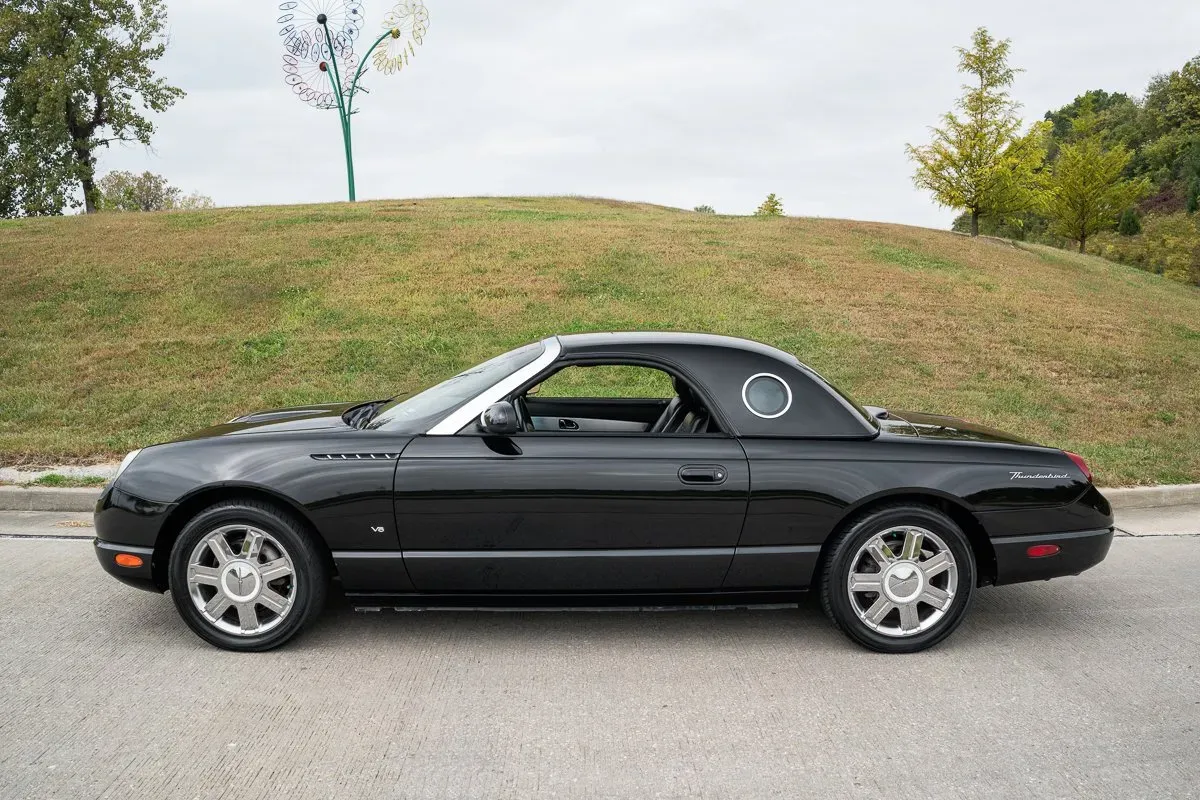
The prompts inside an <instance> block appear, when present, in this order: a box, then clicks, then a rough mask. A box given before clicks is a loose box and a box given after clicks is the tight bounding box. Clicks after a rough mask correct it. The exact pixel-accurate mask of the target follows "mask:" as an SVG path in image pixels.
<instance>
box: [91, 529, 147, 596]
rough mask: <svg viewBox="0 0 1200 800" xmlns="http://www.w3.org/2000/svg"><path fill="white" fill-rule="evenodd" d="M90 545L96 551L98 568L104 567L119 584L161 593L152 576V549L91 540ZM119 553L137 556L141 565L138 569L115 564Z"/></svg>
mask: <svg viewBox="0 0 1200 800" xmlns="http://www.w3.org/2000/svg"><path fill="white" fill-rule="evenodd" d="M92 545H93V546H94V548H95V550H96V558H97V559H98V560H99V561H100V566H102V567H104V571H105V572H107V573H108V574H109V575H112V576H113V577H114V578H116V579H117V580H119V581H120V582H121V583H125V584H128V585H130V586H135V587H137V588H138V589H145V590H146V591H149V592H162V589H161V588H160V587H159V586H158V584H156V583H155V582H154V575H153V574H152V570H153V565H152V559H153V557H154V548H153V547H130V546H129V545H124V544H114V543H112V542H105V541H103V540H101V539H93V540H92ZM119 553H128V554H130V555H134V556H139V557H140V558H141V559H142V565H141V566H140V567H123V566H121V565H120V564H118V563H117V562H116V558H117V555H118V554H119Z"/></svg>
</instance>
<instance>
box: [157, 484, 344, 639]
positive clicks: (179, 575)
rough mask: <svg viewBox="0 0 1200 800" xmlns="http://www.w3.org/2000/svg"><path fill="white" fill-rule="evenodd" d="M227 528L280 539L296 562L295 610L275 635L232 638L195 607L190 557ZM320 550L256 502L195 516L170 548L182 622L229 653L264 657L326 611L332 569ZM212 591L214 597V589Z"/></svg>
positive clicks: (226, 504)
mask: <svg viewBox="0 0 1200 800" xmlns="http://www.w3.org/2000/svg"><path fill="white" fill-rule="evenodd" d="M227 525H233V526H236V525H249V526H253V527H254V528H257V529H259V530H261V531H262V532H263V533H265V534H267V535H269V536H270V537H272V538H273V539H274V540H275V543H277V544H278V545H279V547H281V548H282V550H283V551H284V552H285V554H286V556H287V557H288V558H290V559H291V563H292V567H293V577H292V579H291V580H292V581H294V582H293V583H289V584H288V585H289V586H290V587H291V594H290V597H291V606H290V607H289V609H288V611H287V613H286V614H285V615H282V618H281V619H280V620H279V621H278V622H277V623H276V624H275V626H274V627H272V628H271V629H270V630H268V631H266V632H264V633H261V634H233V633H227V632H225V631H223V630H220V629H219V628H218V627H216V625H215V624H214V623H213V622H210V621H209V620H208V619H206V618H205V616H204V615H203V614H202V613H201V611H200V610H199V609H198V608H197V607H196V605H195V603H194V602H193V599H192V596H191V594H190V591H191V587H190V586H189V584H188V568H189V564H188V561H189V558H190V557H191V554H192V552H193V550H195V548H196V546H197V545H198V544H199V543H200V542H201V541H202V540H203V539H205V538H206V537H207V536H208V535H209V534H210V533H212V532H213V531H215V530H217V529H218V528H221V527H222V526H227ZM319 547H320V546H319V545H318V544H317V543H316V542H315V541H313V537H312V535H311V534H310V533H309V532H308V530H307V529H306V528H305V527H304V525H303V524H302V523H300V522H299V521H298V520H297V519H296V518H295V517H294V516H293V515H292V514H290V513H288V512H286V511H284V510H283V509H280V508H277V507H275V506H273V505H270V504H268V503H264V502H260V501H257V500H251V499H244V500H227V501H223V502H220V503H216V504H215V505H212V506H210V507H208V508H206V509H204V510H203V511H201V512H200V513H198V514H197V515H196V516H195V517H193V518H192V519H191V520H190V521H189V522H188V523H187V525H185V526H184V528H183V530H182V531H180V533H179V538H177V539H176V540H175V545H174V546H173V547H172V548H171V559H170V564H169V568H168V576H169V582H170V588H171V597H172V598H173V599H174V600H175V607H176V608H177V609H178V610H179V614H180V616H182V617H183V621H184V622H186V623H187V625H188V627H189V628H191V629H192V630H193V631H195V633H196V635H198V636H199V637H200V638H202V639H204V640H205V641H206V642H209V643H210V644H214V645H216V646H217V647H221V648H224V649H226V650H238V651H244V652H260V651H263V650H270V649H271V648H273V647H278V646H279V645H281V644H283V643H284V642H286V641H288V640H289V639H291V638H292V637H293V636H295V635H296V634H297V633H299V632H300V630H301V629H302V628H303V627H304V626H305V625H307V624H308V623H310V622H311V621H313V620H314V619H315V618H316V617H317V616H318V615H319V614H320V613H321V610H322V609H323V608H324V607H325V596H326V593H327V590H328V586H329V568H328V566H327V562H326V559H325V557H324V553H323V552H322V550H320V549H318V548H319ZM209 591H213V592H215V591H216V590H215V589H210V590H209Z"/></svg>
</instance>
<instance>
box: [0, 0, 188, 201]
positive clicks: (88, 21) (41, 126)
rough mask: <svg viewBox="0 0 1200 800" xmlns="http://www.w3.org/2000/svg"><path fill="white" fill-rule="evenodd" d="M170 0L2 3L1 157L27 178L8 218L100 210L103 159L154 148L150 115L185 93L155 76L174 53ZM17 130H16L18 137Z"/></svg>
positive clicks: (14, 183) (12, 194)
mask: <svg viewBox="0 0 1200 800" xmlns="http://www.w3.org/2000/svg"><path fill="white" fill-rule="evenodd" d="M165 26H166V9H165V6H164V5H163V0H6V2H5V3H4V4H2V5H0V95H2V96H0V124H2V125H3V128H4V131H5V132H6V133H7V134H8V135H6V137H5V139H4V140H3V142H2V143H0V144H2V146H0V149H2V150H3V151H4V153H3V155H2V156H0V157H2V158H3V159H4V163H5V165H8V164H10V163H11V164H15V165H17V167H18V169H17V171H16V172H15V173H14V174H13V175H12V176H11V177H9V178H7V179H6V181H5V183H4V184H2V185H0V189H3V191H4V192H5V198H3V199H0V209H2V210H3V211H5V212H7V214H8V215H10V216H12V215H16V214H41V213H61V212H62V209H63V208H64V207H67V206H70V207H77V206H78V205H79V200H78V199H77V197H76V196H75V190H76V188H79V189H82V195H83V205H84V207H85V208H86V210H87V211H88V212H91V211H94V210H95V209H96V206H97V201H98V189H97V187H96V184H95V170H96V151H97V149H98V148H100V147H102V146H104V147H107V146H108V145H109V144H110V143H111V142H114V141H119V142H140V143H142V144H144V145H148V144H149V143H150V139H151V136H152V135H153V133H154V125H153V123H151V122H150V120H149V119H148V118H147V111H153V112H161V111H164V110H166V109H167V108H168V107H170V106H171V105H172V104H173V103H174V102H175V101H176V100H178V99H179V98H180V97H182V96H183V94H184V93H183V91H182V90H180V89H177V88H175V87H173V86H170V85H168V84H167V82H166V81H165V80H164V79H162V78H160V77H158V76H157V75H155V74H154V70H153V65H154V62H156V61H157V60H158V59H159V58H161V57H162V55H163V52H164V51H165V47H166V45H165V41H164V30H165ZM13 132H16V134H15V135H14V134H13Z"/></svg>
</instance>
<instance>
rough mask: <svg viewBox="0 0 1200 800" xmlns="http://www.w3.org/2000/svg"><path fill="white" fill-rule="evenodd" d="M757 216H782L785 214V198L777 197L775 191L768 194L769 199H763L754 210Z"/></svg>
mask: <svg viewBox="0 0 1200 800" xmlns="http://www.w3.org/2000/svg"><path fill="white" fill-rule="evenodd" d="M754 216H756V217H782V216H783V200H782V198H779V197H776V196H775V193H774V192H771V193H770V194H768V195H767V199H766V200H763V201H762V204H761V205H759V207H758V208H757V209H755V211H754Z"/></svg>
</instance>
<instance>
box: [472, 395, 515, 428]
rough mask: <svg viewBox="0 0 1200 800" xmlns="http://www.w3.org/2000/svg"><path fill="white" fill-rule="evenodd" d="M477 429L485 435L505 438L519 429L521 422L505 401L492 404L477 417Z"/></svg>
mask: <svg viewBox="0 0 1200 800" xmlns="http://www.w3.org/2000/svg"><path fill="white" fill-rule="evenodd" d="M479 427H481V428H483V430H484V432H485V433H491V434H494V435H496V436H507V435H508V434H510V433H516V432H517V431H519V430H520V429H521V421H520V420H519V419H518V418H517V410H516V409H515V408H513V404H512V403H510V402H508V401H507V400H505V401H501V402H499V403H493V404H492V405H490V406H488V407H487V408H486V409H484V411H483V413H482V414H480V415H479Z"/></svg>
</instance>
